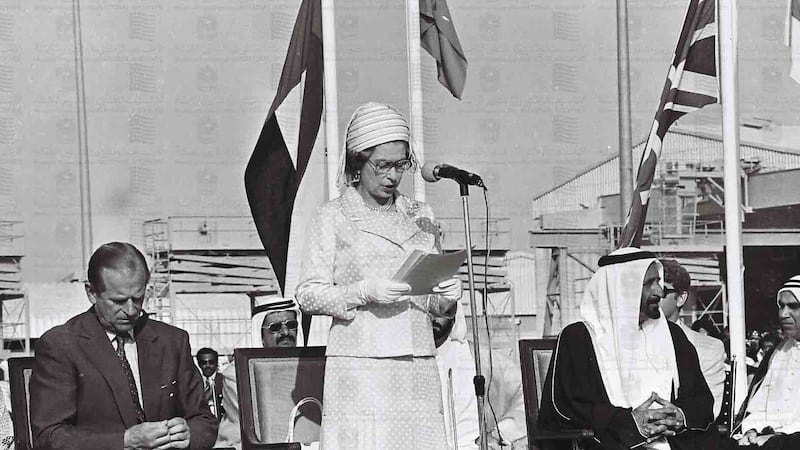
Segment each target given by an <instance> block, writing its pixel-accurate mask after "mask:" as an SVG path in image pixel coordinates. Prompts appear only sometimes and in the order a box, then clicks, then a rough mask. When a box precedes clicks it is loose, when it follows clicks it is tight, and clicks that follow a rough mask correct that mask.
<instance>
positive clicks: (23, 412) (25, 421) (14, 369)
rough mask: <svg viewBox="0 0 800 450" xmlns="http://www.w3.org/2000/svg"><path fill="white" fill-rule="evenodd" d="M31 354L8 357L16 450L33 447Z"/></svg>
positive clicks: (25, 449)
mask: <svg viewBox="0 0 800 450" xmlns="http://www.w3.org/2000/svg"><path fill="white" fill-rule="evenodd" d="M33 361H34V357H33V356H26V357H15V358H9V359H8V381H9V387H10V390H11V418H12V420H13V422H14V445H15V446H16V448H17V450H20V449H23V450H29V449H30V448H32V447H33V444H32V442H33V439H32V437H31V416H30V405H31V402H30V398H31V396H30V389H29V387H28V386H29V383H30V380H31V372H33Z"/></svg>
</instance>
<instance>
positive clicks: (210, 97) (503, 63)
mask: <svg viewBox="0 0 800 450" xmlns="http://www.w3.org/2000/svg"><path fill="white" fill-rule="evenodd" d="M80 4H81V8H82V9H81V23H80V24H81V27H80V29H81V33H82V38H83V53H84V64H83V73H84V79H85V86H86V90H85V92H86V107H87V127H86V131H87V134H86V135H87V142H88V148H89V155H90V156H89V159H90V182H91V203H92V211H93V218H92V222H93V231H94V236H93V243H92V244H93V245H92V246H93V247H94V246H97V245H99V244H100V243H102V242H106V241H109V240H130V241H133V242H134V243H137V244H140V243H141V242H142V239H143V231H142V222H143V221H144V220H149V219H154V218H159V217H168V216H200V217H206V216H240V217H245V218H246V217H247V216H248V215H249V210H248V207H247V203H246V198H245V196H244V189H243V188H244V186H243V173H244V167H245V165H246V162H247V159H248V157H249V155H250V153H251V152H252V149H253V146H254V144H255V141H256V139H257V137H258V133H259V131H260V127H261V124H262V122H263V120H264V118H265V116H266V111H267V109H268V107H269V104H270V102H271V101H272V97H273V95H274V90H275V87H276V85H277V79H278V76H279V74H280V69H281V67H282V64H283V60H284V57H285V52H286V47H287V45H288V40H289V36H290V35H291V28H292V25H293V22H294V16H295V14H296V11H297V7H298V5H299V2H298V1H296V0H291V1H290V0H269V1H264V0H138V1H135V2H131V1H122V0H102V1H101V0H82V1H81V2H80ZM687 4H688V2H687V1H684V0H682V1H677V0H665V1H660V2H653V1H652V0H649V1H648V0H630V1H629V2H628V5H629V38H630V67H631V73H630V76H631V107H632V136H633V141H634V144H635V143H638V142H640V141H642V140H644V138H645V134H646V132H647V130H648V129H649V127H650V123H651V121H652V118H653V115H654V113H655V108H656V106H657V104H658V96H659V95H660V93H661V89H662V86H663V83H664V77H665V75H666V73H667V68H668V64H669V63H670V61H671V58H672V53H673V51H674V48H675V43H676V41H677V37H678V33H679V31H680V27H681V22H682V20H683V15H684V13H685V8H686V5H687ZM403 5H404V3H403V2H400V1H395V0H392V1H390V0H339V1H337V2H336V11H335V14H336V27H337V28H336V38H337V57H336V64H337V78H338V84H339V89H338V99H339V101H338V118H339V129H340V130H342V129H343V127H344V124H345V122H346V120H347V118H348V117H349V115H350V113H351V112H352V111H353V109H354V108H355V107H356V106H357V105H358V104H360V103H363V102H365V101H369V100H377V101H384V102H388V103H391V104H394V105H396V106H398V108H400V109H401V110H402V111H404V112H407V111H408V87H407V71H406V70H407V69H406V67H407V57H406V44H405V40H404V36H405V19H404V14H405V13H404V9H403ZM449 6H450V10H451V13H452V20H453V22H454V24H455V26H456V30H457V31H458V34H459V38H460V40H461V44H462V47H463V48H464V51H465V53H466V55H467V59H468V61H469V68H468V75H467V83H466V88H465V91H464V94H463V100H461V101H458V100H456V99H454V98H453V97H452V96H450V94H449V93H448V92H447V91H446V90H445V89H444V87H442V86H441V85H439V84H438V82H437V80H436V68H435V66H434V64H433V60H432V59H431V58H430V57H429V56H428V55H427V54H425V53H424V52H423V54H422V59H423V61H422V63H423V67H422V69H423V73H422V76H423V78H422V88H423V101H424V126H423V130H422V131H421V133H419V130H415V131H416V132H417V139H418V140H421V141H422V143H423V144H424V149H425V157H426V159H428V160H437V161H442V162H446V163H449V164H452V165H456V166H458V167H462V168H465V169H468V170H470V171H472V172H475V173H478V174H480V175H481V176H482V177H483V179H484V180H485V181H486V184H487V186H488V188H489V190H488V194H489V201H490V205H491V216H492V217H494V218H502V219H503V222H502V223H503V225H502V227H503V229H504V230H505V231H506V232H507V233H506V235H505V236H506V241H505V242H507V246H508V247H510V249H512V250H528V249H529V247H528V239H527V231H528V230H529V229H530V225H531V219H532V217H531V212H530V209H531V208H530V201H531V199H532V198H533V197H534V196H535V195H536V194H538V193H541V192H544V191H546V190H547V189H549V188H551V187H553V186H554V185H555V184H557V183H559V182H563V181H565V180H567V179H569V178H570V177H572V176H574V175H575V174H576V173H578V172H580V171H581V170H583V169H585V168H587V167H589V166H591V165H593V164H596V163H597V162H599V161H602V160H604V159H606V158H608V157H609V156H610V155H613V154H615V153H616V152H617V147H618V137H617V136H618V122H617V111H618V109H617V74H616V52H617V46H616V45H617V44H616V22H615V21H616V10H615V2H611V1H608V0H604V1H580V0H450V2H449ZM739 8H740V11H739V20H740V35H739V49H740V54H739V58H740V59H739V60H740V72H739V87H740V90H739V98H740V108H741V109H740V116H741V117H742V118H751V117H759V118H766V119H769V120H771V121H773V123H775V124H776V126H780V125H798V124H800V111H798V106H797V105H800V102H799V100H800V85H798V84H797V83H795V82H794V81H792V80H791V79H790V78H789V76H788V72H789V50H788V48H786V47H785V46H784V45H783V42H782V41H783V26H784V20H785V2H776V1H765V0H749V1H742V2H739ZM73 25H74V24H73V20H72V2H71V1H67V0H60V1H57V2H53V1H52V0H5V1H4V2H3V4H2V5H0V56H2V58H0V219H16V220H19V221H20V222H21V223H19V224H17V225H16V229H15V232H16V233H19V234H22V235H24V237H23V238H22V239H17V240H15V241H14V244H13V246H10V247H9V246H8V245H6V246H5V249H3V248H2V247H0V251H5V252H13V251H19V252H21V253H23V254H24V258H23V277H24V279H25V280H26V281H30V282H52V281H57V280H60V279H63V278H65V277H67V278H68V277H70V276H71V274H72V273H74V272H76V271H80V264H81V263H80V258H81V244H80V203H79V202H80V196H79V183H78V164H77V155H78V126H77V120H76V117H77V115H76V88H75V79H76V69H75V64H74V39H73ZM688 122H689V123H691V121H690V120H689V121H688ZM686 123H687V120H684V121H682V124H686ZM340 133H341V131H340ZM420 135H421V136H420ZM317 157H318V160H319V161H323V159H324V155H317ZM320 164H322V162H320ZM320 173H324V171H321V172H320ZM316 181H317V182H319V179H316ZM408 186H409V185H408V183H407V184H406V186H405V188H406V189H408ZM407 193H410V192H408V191H407ZM426 194H427V195H426V196H427V200H428V201H429V202H430V203H431V204H432V205H433V206H434V211H435V212H436V214H437V216H438V217H442V218H445V219H447V220H449V221H450V223H456V222H455V221H457V220H458V218H459V217H460V214H461V202H460V199H459V198H458V188H457V185H455V184H454V183H452V182H448V181H446V180H444V181H441V182H439V183H436V184H430V185H428V186H427V189H426ZM470 199H471V207H472V215H473V217H474V218H481V217H485V215H486V211H485V209H484V207H483V198H482V196H480V194H479V192H477V191H473V192H472V195H471V197H470ZM313 206H315V205H313V204H305V205H301V206H300V208H301V209H309V210H310V209H311V208H313ZM254 232H255V230H254V229H253V230H251V231H250V232H249V233H250V236H251V237H252V235H253V233H254ZM4 242H7V241H4Z"/></svg>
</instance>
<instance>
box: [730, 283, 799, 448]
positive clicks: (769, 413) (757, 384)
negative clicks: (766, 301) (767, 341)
mask: <svg viewBox="0 0 800 450" xmlns="http://www.w3.org/2000/svg"><path fill="white" fill-rule="evenodd" d="M777 297H778V319H779V320H780V323H781V329H782V330H783V337H784V339H783V341H781V343H780V344H778V346H777V347H774V348H773V350H772V351H771V352H770V353H767V354H766V355H764V359H763V360H762V362H761V365H760V366H759V367H758V370H757V371H756V373H755V375H754V376H753V381H752V382H751V383H750V389H749V392H748V395H747V399H746V400H745V403H744V404H743V405H742V407H741V410H740V412H739V416H738V417H737V424H738V426H737V427H735V428H734V429H735V430H741V431H742V433H743V435H742V437H741V438H740V439H739V440H738V444H739V445H740V446H745V445H757V446H759V447H763V448H767V449H787V450H788V449H797V448H800V389H799V388H798V386H800V328H799V327H800V275H795V276H793V277H792V278H790V279H789V281H787V282H786V283H784V285H783V286H782V287H781V288H780V289H779V290H778V296H777Z"/></svg>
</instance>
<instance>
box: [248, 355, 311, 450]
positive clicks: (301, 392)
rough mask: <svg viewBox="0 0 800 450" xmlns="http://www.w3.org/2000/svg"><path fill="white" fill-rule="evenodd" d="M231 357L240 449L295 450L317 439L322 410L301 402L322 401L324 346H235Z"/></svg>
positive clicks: (309, 403)
mask: <svg viewBox="0 0 800 450" xmlns="http://www.w3.org/2000/svg"><path fill="white" fill-rule="evenodd" d="M233 354H234V360H235V364H236V380H237V381H236V384H237V388H238V395H239V411H240V420H239V425H240V427H241V432H242V450H260V449H273V450H278V449H280V450H294V449H297V450H300V448H301V446H300V442H304V443H305V442H314V441H319V429H320V424H321V422H322V411H321V410H320V408H319V407H318V406H317V405H315V404H314V403H315V402H314V401H308V400H306V401H305V402H304V401H303V400H304V399H308V398H313V399H315V400H317V401H321V400H322V385H323V380H324V375H325V347H293V348H237V349H234V352H233ZM301 403H302V404H301ZM298 404H300V405H299V406H298ZM296 407H297V408H296ZM295 410H296V411H297V412H298V413H299V417H294V416H295V414H294V412H295ZM290 416H291V417H290ZM290 437H291V438H293V439H292V440H293V441H294V442H288V438H290Z"/></svg>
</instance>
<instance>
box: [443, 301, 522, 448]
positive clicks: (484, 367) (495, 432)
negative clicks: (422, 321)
mask: <svg viewBox="0 0 800 450" xmlns="http://www.w3.org/2000/svg"><path fill="white" fill-rule="evenodd" d="M462 309H463V307H462V306H461V305H460V304H459V303H456V304H455V305H453V306H452V307H451V308H450V309H449V310H447V311H446V312H445V316H444V317H431V323H432V325H433V340H434V344H436V363H437V365H438V366H439V377H440V379H441V384H442V399H443V401H444V405H443V406H444V412H445V415H444V417H445V428H446V430H447V442H448V448H453V447H454V445H453V444H454V441H455V443H456V445H455V447H457V448H458V449H459V450H472V449H475V450H477V448H478V446H477V444H476V439H477V438H478V435H479V434H480V432H479V429H478V403H477V398H476V397H475V388H474V386H473V384H472V379H473V377H474V376H475V362H474V359H473V356H472V355H473V345H472V343H471V342H468V341H467V322H466V320H465V319H464V312H463V311H462ZM481 372H482V373H483V376H484V377H485V378H486V385H487V387H488V389H487V397H486V398H487V401H488V405H491V408H489V407H488V405H487V408H486V410H485V415H486V424H487V430H486V431H487V433H488V443H489V448H490V449H491V450H495V449H500V448H503V449H507V450H511V449H523V448H528V442H527V440H526V435H527V433H526V427H525V399H524V396H523V394H522V379H521V373H520V370H519V365H517V364H515V363H514V362H513V361H512V360H511V359H510V358H508V357H506V356H504V355H503V354H502V352H497V351H495V352H493V353H492V355H491V358H490V357H489V352H488V347H486V346H483V347H481ZM501 445H502V447H501Z"/></svg>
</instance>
